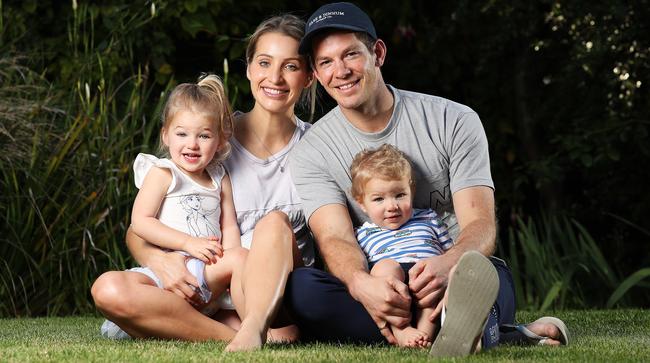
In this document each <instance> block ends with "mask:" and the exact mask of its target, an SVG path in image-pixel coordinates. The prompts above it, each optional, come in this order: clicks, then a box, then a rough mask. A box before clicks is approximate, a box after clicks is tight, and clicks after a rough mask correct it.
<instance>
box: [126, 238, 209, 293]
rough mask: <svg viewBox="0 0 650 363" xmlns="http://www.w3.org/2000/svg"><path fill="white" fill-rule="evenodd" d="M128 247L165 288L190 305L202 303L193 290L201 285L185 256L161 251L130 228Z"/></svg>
mask: <svg viewBox="0 0 650 363" xmlns="http://www.w3.org/2000/svg"><path fill="white" fill-rule="evenodd" d="M126 245H127V247H128V248H129V251H130V252H131V255H132V256H133V258H134V259H135V260H136V261H137V262H138V263H139V264H140V265H141V266H146V267H149V268H150V269H151V270H152V271H153V272H154V274H156V276H158V278H159V279H160V281H161V282H162V284H163V288H165V289H166V290H169V291H171V292H173V293H175V294H176V295H178V296H180V297H182V298H184V299H185V300H187V301H189V302H190V303H199V302H200V297H199V295H198V294H197V293H196V291H195V289H194V288H193V286H197V287H198V286H199V283H198V281H196V278H195V277H194V276H193V275H192V274H190V272H189V271H188V270H187V267H186V266H185V259H186V257H185V256H184V255H182V254H180V253H175V252H171V253H170V252H165V251H163V250H161V249H160V248H158V247H157V246H154V245H152V244H150V243H148V242H147V241H145V240H143V239H142V238H140V236H138V235H137V234H135V232H133V230H132V229H131V228H130V227H129V229H128V230H127V232H126Z"/></svg>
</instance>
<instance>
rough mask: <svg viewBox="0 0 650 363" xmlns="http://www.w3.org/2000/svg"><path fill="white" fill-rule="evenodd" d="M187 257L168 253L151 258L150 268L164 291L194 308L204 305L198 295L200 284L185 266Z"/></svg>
mask: <svg viewBox="0 0 650 363" xmlns="http://www.w3.org/2000/svg"><path fill="white" fill-rule="evenodd" d="M186 260H187V257H186V256H184V255H182V254H180V253H177V252H168V253H164V254H161V255H159V256H157V257H156V258H151V259H150V261H149V262H150V263H149V266H148V267H149V268H150V269H151V270H152V271H153V272H154V273H155V274H156V276H158V278H159V279H160V281H161V282H162V287H163V289H165V290H167V291H170V292H173V293H174V294H176V295H178V296H180V297H181V298H183V299H185V300H186V301H187V302H189V303H190V304H192V305H193V306H198V305H200V304H202V303H203V302H202V301H201V296H200V295H199V294H198V293H197V291H198V286H199V282H198V281H197V280H196V277H194V276H193V275H192V274H191V273H190V272H189V271H188V270H187V266H186V265H185V261H186Z"/></svg>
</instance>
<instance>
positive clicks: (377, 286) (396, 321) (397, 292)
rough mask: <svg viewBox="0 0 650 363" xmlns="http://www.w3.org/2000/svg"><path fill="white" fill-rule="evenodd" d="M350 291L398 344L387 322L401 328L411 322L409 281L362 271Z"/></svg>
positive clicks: (386, 333)
mask: <svg viewBox="0 0 650 363" xmlns="http://www.w3.org/2000/svg"><path fill="white" fill-rule="evenodd" d="M350 293H351V294H352V297H353V298H354V299H355V300H357V301H359V302H360V303H361V304H362V305H363V306H364V307H365V308H366V310H367V311H368V314H370V317H371V318H372V320H373V321H374V322H375V324H377V327H379V329H380V331H381V334H382V335H383V336H384V337H385V338H386V340H387V341H388V342H389V343H390V344H396V343H397V341H396V340H395V337H394V336H393V334H392V332H391V330H390V329H389V328H388V327H387V324H390V325H391V326H396V327H399V328H402V327H404V326H406V325H408V324H409V322H410V321H411V296H410V294H409V291H408V287H407V286H406V284H404V283H403V282H401V281H399V280H397V279H395V278H394V277H390V276H385V277H375V276H371V275H369V274H368V273H359V274H357V277H355V280H354V286H353V288H352V289H351V290H350Z"/></svg>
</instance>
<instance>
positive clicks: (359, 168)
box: [350, 144, 415, 201]
mask: <svg viewBox="0 0 650 363" xmlns="http://www.w3.org/2000/svg"><path fill="white" fill-rule="evenodd" d="M350 174H351V175H352V197H353V198H354V199H355V200H357V201H362V200H363V193H364V187H365V186H366V183H368V181H369V180H370V179H372V178H380V179H385V180H391V181H392V180H402V179H403V178H406V179H407V180H408V181H409V185H410V186H411V192H414V191H415V183H414V181H413V169H412V167H411V163H410V162H409V161H408V159H407V158H406V155H405V154H404V153H403V152H401V151H400V150H399V149H397V148H396V147H395V146H393V145H390V144H384V145H382V146H380V147H378V148H376V149H364V150H362V151H360V152H359V153H358V154H357V155H356V156H355V157H354V160H352V165H350Z"/></svg>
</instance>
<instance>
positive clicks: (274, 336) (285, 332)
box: [266, 325, 300, 343]
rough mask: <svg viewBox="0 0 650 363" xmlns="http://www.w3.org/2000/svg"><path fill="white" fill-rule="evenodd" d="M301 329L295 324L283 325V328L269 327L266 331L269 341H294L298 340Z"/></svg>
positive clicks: (267, 340)
mask: <svg viewBox="0 0 650 363" xmlns="http://www.w3.org/2000/svg"><path fill="white" fill-rule="evenodd" d="M299 337H300V331H299V330H298V327H297V326H295V325H289V326H283V327H282V328H277V329H269V331H268V333H266V342H267V343H294V342H296V341H298V338H299Z"/></svg>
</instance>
